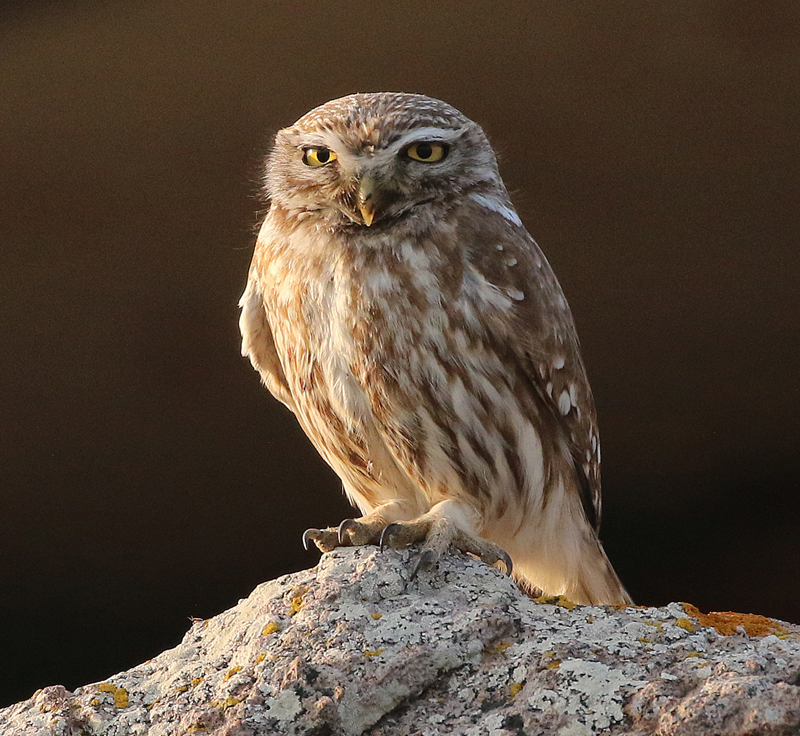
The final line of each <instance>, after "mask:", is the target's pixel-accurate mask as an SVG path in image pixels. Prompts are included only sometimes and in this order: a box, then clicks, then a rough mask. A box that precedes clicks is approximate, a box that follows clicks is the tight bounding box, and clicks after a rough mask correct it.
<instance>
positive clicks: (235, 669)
mask: <svg viewBox="0 0 800 736" xmlns="http://www.w3.org/2000/svg"><path fill="white" fill-rule="evenodd" d="M241 671H242V668H241V667H240V666H239V665H237V666H236V667H231V668H230V669H229V670H228V671H227V672H226V673H225V677H224V678H223V682H227V681H228V680H230V679H231V677H233V676H234V675H235V674H236V673H238V672H241Z"/></svg>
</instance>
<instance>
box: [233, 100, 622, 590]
mask: <svg viewBox="0 0 800 736" xmlns="http://www.w3.org/2000/svg"><path fill="white" fill-rule="evenodd" d="M266 193H267V196H268V198H269V201H270V209H269V213H268V215H267V217H266V219H265V221H264V224H263V226H262V227H261V231H260V233H259V236H258V241H257V243H256V247H255V253H254V255H253V262H252V265H251V267H250V274H249V278H248V282H247V288H246V289H245V292H244V295H243V296H242V300H241V304H240V306H241V307H242V314H241V320H240V325H241V331H242V338H243V341H242V352H243V353H244V354H245V355H246V356H248V357H249V358H250V360H251V361H252V363H253V365H254V366H255V367H256V369H257V370H258V371H259V373H260V374H261V378H262V380H263V381H264V383H265V384H266V386H267V388H268V389H269V390H270V391H271V392H272V394H273V395H274V396H275V397H276V398H277V399H279V400H280V401H282V402H283V403H284V404H285V405H286V406H288V407H289V409H291V410H292V411H293V412H294V414H295V416H296V417H297V419H298V421H299V422H300V426H301V427H302V428H303V430H304V431H305V433H306V434H307V435H308V436H309V438H310V439H311V441H312V442H313V443H314V446H315V447H316V448H317V450H318V451H319V453H320V454H321V455H322V457H323V458H324V459H325V461H326V462H327V463H328V464H329V465H330V466H331V467H332V468H333V469H334V471H335V472H336V473H337V474H338V475H339V477H340V478H341V480H342V483H343V485H344V490H345V492H346V494H347V497H348V498H349V500H350V502H351V503H352V504H353V505H355V506H357V507H358V509H359V510H360V511H361V513H362V514H363V516H361V517H360V518H358V519H346V520H345V521H343V522H342V523H341V524H340V525H339V526H338V527H335V528H328V529H309V530H308V531H307V532H306V533H305V535H304V542H307V541H308V540H309V539H310V540H313V541H314V542H315V543H316V544H317V546H318V547H319V548H320V549H322V550H323V551H327V550H331V549H333V548H334V547H337V546H339V545H351V544H377V543H380V545H381V546H382V547H383V546H388V547H400V546H405V545H408V544H412V543H417V542H418V543H421V545H422V550H421V553H420V556H419V558H418V561H417V564H416V566H415V568H414V571H413V573H412V576H413V574H416V572H417V570H418V569H419V567H420V565H428V564H432V563H433V562H435V561H436V560H437V559H438V558H439V556H440V555H442V554H443V553H445V552H446V551H447V550H448V549H451V548H452V549H456V550H460V551H462V552H467V553H471V554H473V555H476V556H478V557H480V558H481V559H482V560H484V561H486V562H488V563H490V564H495V563H498V562H501V563H502V564H503V566H504V567H505V568H506V569H507V570H508V571H509V572H511V568H512V561H513V575H514V577H515V578H516V579H517V581H518V582H519V583H520V584H521V585H522V586H523V587H524V588H526V589H528V590H529V591H541V592H542V593H545V594H548V595H555V594H562V595H564V596H566V597H567V598H569V599H571V600H573V601H576V602H579V603H592V604H606V603H627V602H629V600H630V599H629V597H628V594H627V593H626V592H625V589H624V588H623V586H622V584H621V583H620V581H619V579H618V578H617V576H616V574H615V572H614V570H613V568H612V567H611V564H610V562H609V561H608V558H607V557H606V554H605V552H604V551H603V547H602V545H601V543H600V541H599V539H598V536H597V528H598V524H599V520H600V446H599V443H598V434H597V426H596V422H595V409H594V402H593V399H592V394H591V390H590V388H589V384H588V382H587V379H586V372H585V369H584V366H583V361H582V359H581V355H580V350H579V347H578V338H577V335H576V333H575V326H574V323H573V319H572V315H571V313H570V310H569V307H568V306H567V302H566V300H565V298H564V294H563V292H562V291H561V287H560V286H559V283H558V281H557V280H556V277H555V276H554V274H553V271H552V270H551V268H550V265H549V264H548V263H547V261H546V260H545V257H544V255H543V254H542V252H541V251H540V250H539V247H538V246H537V245H536V243H535V242H534V240H533V238H531V236H530V235H529V234H528V232H527V231H526V230H525V227H524V226H523V224H522V221H521V220H520V218H519V216H518V215H517V213H516V212H515V211H514V207H513V205H512V204H511V201H510V199H509V196H508V192H507V191H506V188H505V186H504V184H503V180H502V179H501V178H500V174H499V172H498V168H497V161H496V159H495V155H494V152H493V151H492V147H491V146H490V145H489V142H488V140H487V139H486V136H485V134H484V132H483V130H481V128H480V127H479V126H478V125H476V124H475V123H473V122H472V121H471V120H469V119H468V118H466V117H465V116H464V115H462V114H461V113H460V112H459V111H458V110H456V109H454V108H453V107H451V106H450V105H447V104H445V103H444V102H440V101H439V100H434V99H431V98H430V97H425V96H422V95H413V94H399V93H379V94H355V95H350V96H348V97H343V98H341V99H338V100H333V101H331V102H328V103H326V104H324V105H322V106H321V107H318V108H316V109H314V110H312V111H311V112H309V113H308V114H306V115H304V116H303V117H302V118H300V120H298V121H297V122H296V123H295V124H294V125H292V126H291V127H289V128H286V129H284V130H281V131H280V132H279V133H278V134H277V136H276V138H275V144H274V148H273V150H272V152H271V154H270V156H269V159H268V162H267V171H266Z"/></svg>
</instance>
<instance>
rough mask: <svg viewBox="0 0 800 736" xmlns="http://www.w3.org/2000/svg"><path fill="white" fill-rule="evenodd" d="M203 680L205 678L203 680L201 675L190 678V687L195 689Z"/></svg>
mask: <svg viewBox="0 0 800 736" xmlns="http://www.w3.org/2000/svg"><path fill="white" fill-rule="evenodd" d="M205 679H206V678H205V676H204V675H201V676H200V677H194V678H192V681H191V682H190V685H191V686H192V687H197V686H198V685H199V684H200V683H201V682H202V681H203V680H205Z"/></svg>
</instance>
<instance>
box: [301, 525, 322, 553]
mask: <svg viewBox="0 0 800 736" xmlns="http://www.w3.org/2000/svg"><path fill="white" fill-rule="evenodd" d="M318 534H319V529H306V530H305V531H304V532H303V549H305V550H308V540H309V539H314V538H315V535H318Z"/></svg>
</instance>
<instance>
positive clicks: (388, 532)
mask: <svg viewBox="0 0 800 736" xmlns="http://www.w3.org/2000/svg"><path fill="white" fill-rule="evenodd" d="M399 529H400V524H389V525H388V526H387V527H386V528H384V530H383V531H382V532H381V540H380V542H379V543H378V547H379V548H380V551H381V552H383V550H384V548H385V547H386V543H387V542H388V541H389V537H391V536H392V534H395V533H396V532H397V531H398V530H399Z"/></svg>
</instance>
